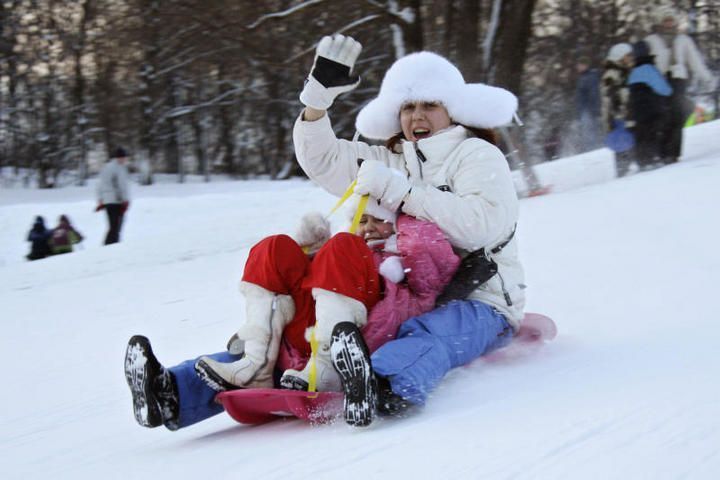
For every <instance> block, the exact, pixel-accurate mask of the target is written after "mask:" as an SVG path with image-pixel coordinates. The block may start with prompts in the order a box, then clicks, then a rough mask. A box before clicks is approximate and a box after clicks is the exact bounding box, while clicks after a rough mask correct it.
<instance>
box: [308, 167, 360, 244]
mask: <svg viewBox="0 0 720 480" xmlns="http://www.w3.org/2000/svg"><path fill="white" fill-rule="evenodd" d="M356 183H357V180H354V181H353V182H352V183H351V184H350V186H349V187H348V188H347V190H345V193H343V196H342V197H340V200H338V201H337V203H336V204H335V206H334V207H333V208H332V210H330V213H328V214H327V216H328V217H329V216H330V215H332V214H333V213H335V212H336V211H337V209H338V208H340V207H341V206H342V204H343V203H345V201H346V200H347V199H348V198H350V195H352V193H353V190H354V189H355V184H356ZM367 202H368V196H367V195H363V196H362V197H361V198H360V203H359V204H358V209H357V212H355V216H354V217H353V221H352V223H351V224H350V229H349V230H348V231H349V232H350V233H353V234H354V233H355V232H356V231H357V227H358V225H359V224H360V218H362V215H363V213H365V207H366V206H367ZM302 250H303V252H304V253H306V254H307V253H308V251H309V250H310V249H309V247H307V246H306V247H303V248H302Z"/></svg>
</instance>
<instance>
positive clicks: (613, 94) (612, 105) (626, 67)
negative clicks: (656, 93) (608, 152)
mask: <svg viewBox="0 0 720 480" xmlns="http://www.w3.org/2000/svg"><path fill="white" fill-rule="evenodd" d="M634 61H635V60H634V58H633V49H632V45H630V44H629V43H618V44H616V45H613V46H612V47H611V48H610V50H609V51H608V54H607V57H605V70H604V71H603V75H602V79H601V83H600V91H601V98H602V123H603V126H604V127H605V131H606V133H608V134H610V133H611V132H620V131H623V130H627V129H631V128H632V127H633V123H632V122H631V121H630V119H629V118H628V103H629V98H630V91H629V88H628V85H627V78H628V76H629V74H630V69H631V68H632V67H633V65H634ZM628 135H630V136H632V134H631V133H629V132H628ZM626 138H627V137H626ZM629 138H631V137H629ZM610 147H611V148H612V149H613V151H614V152H615V168H616V170H617V175H618V177H623V176H625V175H626V174H627V172H628V170H629V169H630V165H631V164H632V161H633V158H634V152H633V149H632V145H630V142H628V143H626V144H625V145H610Z"/></svg>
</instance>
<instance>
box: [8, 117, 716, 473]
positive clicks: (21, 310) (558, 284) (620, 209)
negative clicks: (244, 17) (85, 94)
mask: <svg viewBox="0 0 720 480" xmlns="http://www.w3.org/2000/svg"><path fill="white" fill-rule="evenodd" d="M685 134H686V149H685V151H684V158H683V161H682V162H681V163H679V164H677V165H673V166H668V167H664V168H661V169H658V170H654V171H650V172H643V173H636V174H634V175H631V176H629V177H626V178H621V179H615V178H614V173H613V167H612V158H611V156H610V154H609V152H608V151H607V150H597V151H595V152H590V153H587V154H584V155H580V156H577V157H573V158H566V159H561V160H557V161H554V162H551V163H548V164H543V165H541V166H540V167H538V169H537V170H538V175H539V176H540V178H541V180H542V181H543V183H545V184H551V185H552V188H553V192H552V193H551V194H549V195H545V196H542V197H533V198H527V199H523V200H522V201H521V223H520V225H519V228H518V232H517V236H518V239H519V242H520V251H521V256H522V260H523V262H524V265H525V268H526V274H527V282H526V283H527V284H528V290H527V292H528V304H527V310H528V311H533V312H541V313H544V314H547V315H549V316H551V317H552V318H554V319H555V321H556V323H557V325H558V329H559V334H558V337H557V338H556V339H555V340H554V341H552V342H550V343H548V344H546V345H544V346H543V347H542V348H541V349H539V350H536V351H532V352H531V351H527V352H526V353H525V354H522V353H523V352H522V351H521V352H515V353H514V354H513V355H505V356H503V355H499V356H495V357H493V358H492V359H480V360H478V361H475V362H473V363H472V364H470V365H468V366H466V367H463V368H459V369H456V370H454V371H453V372H451V373H450V374H449V375H448V376H447V378H446V379H445V381H444V382H443V383H442V385H441V386H440V387H439V388H438V389H437V390H436V391H435V392H434V394H433V395H432V397H431V398H430V400H429V402H428V404H427V406H426V407H425V408H423V409H421V410H420V411H417V412H415V413H413V414H412V415H411V416H409V417H408V418H403V419H380V420H378V421H376V422H375V423H374V424H373V425H372V426H371V427H369V428H365V429H353V428H351V427H349V426H347V425H345V423H344V422H342V421H341V420H340V421H337V422H335V423H332V424H329V425H319V426H318V425H309V424H307V423H305V422H303V421H299V420H280V421H276V422H273V423H270V424H266V425H262V426H244V425H240V424H237V423H235V422H234V421H233V420H232V419H231V418H230V417H229V416H228V415H226V414H220V415H218V416H216V417H213V418H212V419H210V420H208V421H206V422H203V423H201V424H197V425H194V426H192V427H189V428H186V429H183V430H180V431H178V432H170V431H168V430H166V429H164V428H162V427H160V428H156V429H153V430H150V429H145V428H142V427H139V426H137V425H136V424H135V421H134V418H133V414H132V402H131V397H130V393H129V390H128V387H127V385H126V383H125V378H124V376H123V371H122V368H123V357H124V352H125V346H126V342H127V340H128V339H129V338H130V337H131V336H132V335H133V334H138V333H139V334H144V335H147V336H148V337H149V338H150V340H151V341H152V343H153V347H154V349H155V352H156V354H157V355H158V358H159V359H160V361H161V362H163V363H164V364H166V365H173V364H174V363H176V362H180V361H182V360H185V359H187V358H191V357H195V356H197V355H199V354H204V353H211V352H214V351H218V350H221V349H223V348H224V346H225V343H226V341H227V339H228V338H229V336H230V335H231V334H232V333H233V332H234V331H235V329H236V327H237V325H238V322H239V321H240V320H241V319H242V318H243V315H244V304H243V299H242V297H241V295H240V294H239V292H238V289H237V284H238V281H239V279H240V276H241V274H242V268H243V263H244V261H245V259H246V257H247V254H248V250H249V248H250V247H251V246H252V245H253V244H254V243H255V242H257V241H258V240H260V239H261V238H262V237H263V236H265V235H268V234H272V233H278V232H284V233H291V232H292V231H293V230H294V228H295V226H296V224H297V220H298V219H299V217H300V215H301V214H302V213H305V212H308V211H311V210H318V211H322V212H328V211H329V210H330V208H331V207H332V205H333V204H334V203H335V199H334V198H333V197H331V196H330V195H329V194H327V193H325V192H323V191H322V190H320V189H319V188H318V187H316V186H314V185H313V184H312V183H311V182H309V181H304V180H299V179H298V180H290V181H277V182H271V181H262V180H256V181H242V182H240V181H237V182H230V181H213V182H212V183H209V184H206V183H202V182H201V181H199V180H197V181H194V182H192V181H191V182H190V183H187V184H185V185H178V184H173V183H159V184H156V185H153V186H150V187H141V186H139V185H137V184H134V185H133V188H132V194H133V200H132V204H131V206H130V210H129V212H128V217H127V221H126V225H125V227H124V229H123V233H122V237H123V241H122V243H120V244H118V245H114V246H110V247H102V246H101V244H102V239H103V235H104V233H105V228H106V219H105V216H104V214H103V213H94V211H93V210H94V206H95V201H94V194H93V185H92V184H90V185H88V186H86V187H67V188H62V189H57V190H52V191H37V190H32V189H23V188H2V189H0V232H2V233H1V234H0V305H1V306H2V307H1V311H2V314H1V315H0V317H2V330H3V334H2V340H0V342H1V343H0V345H1V346H2V349H1V350H0V351H2V352H3V356H4V359H5V362H6V366H5V368H4V371H5V374H4V380H3V383H4V388H3V395H2V397H1V400H0V411H1V412H2V413H1V414H0V415H1V417H0V464H1V465H2V468H1V471H2V477H3V478H12V479H15V478H17V479H20V478H23V479H35V478H37V479H47V478H72V479H110V478H123V479H128V478H132V479H144V478H176V479H182V478H212V479H220V478H258V479H269V478H277V479H287V478H316V479H324V478H339V477H341V478H349V479H353V478H368V479H375V478H389V479H401V478H414V479H439V478H448V479H449V478H463V479H465V478H473V479H480V478H487V479H499V478H503V479H505V478H512V479H553V480H559V479H572V480H576V479H579V478H582V479H608V478H623V479H685V478H688V479H714V478H717V476H718V471H720V377H719V376H718V372H719V371H720V322H719V321H718V313H717V308H716V305H715V304H713V303H712V302H710V300H712V299H713V298H715V296H716V295H717V294H718V291H720V290H719V289H718V285H720V275H719V274H718V272H720V248H719V247H718V239H720V224H719V223H718V218H720V217H719V216H718V208H719V207H720V193H718V192H720V189H719V187H718V185H720V122H712V123H708V124H703V125H699V126H697V127H693V128H692V129H689V130H686V132H685ZM190 180H193V179H190ZM517 180H518V182H517V183H518V189H519V190H520V191H522V189H523V188H524V186H523V182H522V179H521V178H520V177H519V176H518V178H517ZM63 213H64V214H67V215H68V216H69V217H70V218H71V220H72V221H73V223H74V225H75V226H76V228H77V229H78V230H79V231H80V232H81V233H82V234H83V235H85V241H84V242H83V243H82V244H81V246H80V248H78V249H76V251H75V252H73V253H71V254H68V255H61V256H57V257H51V258H48V259H45V260H40V261H36V262H27V261H25V259H24V255H25V254H26V253H27V252H28V251H29V244H28V243H27V242H25V236H26V235H27V232H28V230H29V229H30V226H31V224H32V221H33V219H34V217H35V215H43V216H45V218H46V220H47V222H48V223H49V224H50V226H54V224H55V222H56V220H57V217H58V216H59V215H60V214H63ZM333 222H334V224H335V226H336V227H337V228H339V227H340V225H341V224H342V223H344V222H345V218H343V216H342V215H341V214H336V215H335V216H334V217H333Z"/></svg>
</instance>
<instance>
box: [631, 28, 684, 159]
mask: <svg viewBox="0 0 720 480" xmlns="http://www.w3.org/2000/svg"><path fill="white" fill-rule="evenodd" d="M633 55H634V56H635V67H634V68H633V69H632V70H631V71H630V76H629V77H628V81H627V83H628V87H629V89H630V117H631V118H632V120H633V123H634V126H633V134H634V135H635V158H636V160H637V162H638V166H639V167H640V169H641V170H648V169H651V168H654V167H656V166H660V165H662V163H663V162H662V135H663V128H664V126H665V122H666V121H667V118H668V115H667V111H668V110H669V109H670V108H671V106H670V102H671V99H670V96H671V95H672V93H673V90H672V87H671V86H670V84H669V83H668V81H667V80H666V79H665V77H664V76H663V75H662V73H660V71H659V70H658V69H657V68H656V67H655V64H654V60H653V56H652V55H651V54H650V49H649V48H648V45H647V43H646V42H645V41H643V40H641V41H639V42H636V43H635V44H633Z"/></svg>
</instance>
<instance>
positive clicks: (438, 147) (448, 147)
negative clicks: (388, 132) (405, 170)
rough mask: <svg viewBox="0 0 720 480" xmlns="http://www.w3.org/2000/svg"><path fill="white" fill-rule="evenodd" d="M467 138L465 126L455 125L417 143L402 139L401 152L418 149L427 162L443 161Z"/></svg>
mask: <svg viewBox="0 0 720 480" xmlns="http://www.w3.org/2000/svg"><path fill="white" fill-rule="evenodd" d="M467 138H468V132H467V130H466V129H465V127H463V126H461V125H455V126H451V127H448V128H446V129H445V130H442V131H440V132H438V133H436V134H435V135H433V136H432V137H429V138H424V139H422V140H418V142H417V145H414V144H413V143H412V142H408V141H407V140H404V141H403V152H407V149H408V148H410V149H412V150H417V149H420V150H421V151H422V153H423V155H424V156H425V159H426V161H427V162H428V163H435V162H440V163H442V162H444V161H445V159H446V158H447V156H448V155H449V154H450V152H452V151H453V150H455V148H456V147H457V146H458V145H459V144H460V143H462V142H463V141H464V140H465V139H467Z"/></svg>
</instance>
